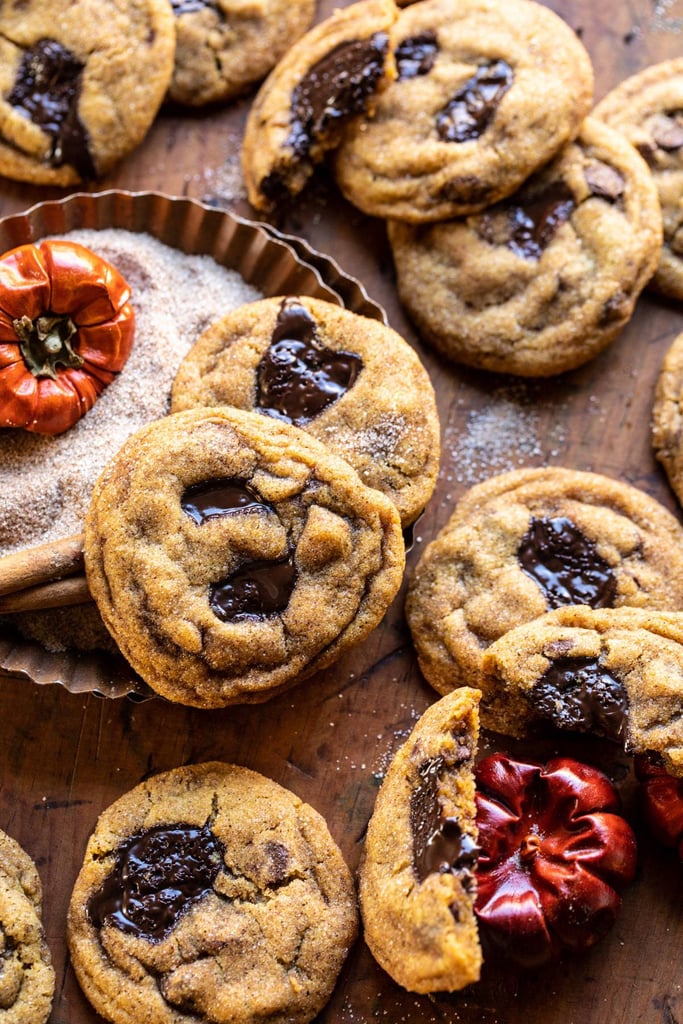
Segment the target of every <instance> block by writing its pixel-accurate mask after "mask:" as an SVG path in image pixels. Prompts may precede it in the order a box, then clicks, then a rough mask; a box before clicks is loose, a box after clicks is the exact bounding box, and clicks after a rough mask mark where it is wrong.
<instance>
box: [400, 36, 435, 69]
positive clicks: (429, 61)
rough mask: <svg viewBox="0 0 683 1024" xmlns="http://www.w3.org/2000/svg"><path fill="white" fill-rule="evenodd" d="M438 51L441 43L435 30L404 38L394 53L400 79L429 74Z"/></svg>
mask: <svg viewBox="0 0 683 1024" xmlns="http://www.w3.org/2000/svg"><path fill="white" fill-rule="evenodd" d="M438 52H439V44H438V42H437V38H436V33H435V32H421V33H420V35H417V36H410V37H409V38H408V39H404V40H403V42H401V43H399V45H398V46H397V47H396V52H395V54H394V59H395V60H396V70H397V72H398V77H399V80H405V79H407V78H418V77H419V76H420V75H427V74H429V72H430V71H431V70H432V68H433V67H434V61H435V60H436V57H437V54H438Z"/></svg>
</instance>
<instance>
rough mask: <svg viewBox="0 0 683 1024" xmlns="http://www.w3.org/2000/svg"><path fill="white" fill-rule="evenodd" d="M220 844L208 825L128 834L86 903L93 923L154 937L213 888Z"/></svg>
mask: <svg viewBox="0 0 683 1024" xmlns="http://www.w3.org/2000/svg"><path fill="white" fill-rule="evenodd" d="M223 855H224V850H223V847H222V844H221V843H220V842H219V840H218V839H216V837H215V836H214V834H213V833H212V831H211V829H210V828H209V826H208V825H204V826H203V827H201V828H198V827H196V826H193V825H184V824H178V825H157V826H155V827H154V828H150V829H147V830H145V831H144V832H138V833H137V834H136V835H134V836H132V837H131V838H130V839H129V840H128V841H127V842H126V843H125V844H124V845H123V846H121V847H119V849H118V850H117V853H116V861H115V863H114V867H113V868H112V871H111V873H110V874H109V875H108V876H107V878H106V880H105V882H104V884H103V885H102V887H101V888H100V889H99V890H98V891H97V892H96V893H94V894H93V895H92V896H91V897H90V900H89V902H88V908H87V912H88V917H89V919H90V921H91V922H92V924H93V925H94V926H95V927H96V928H101V927H103V925H104V924H112V925H114V926H115V927H116V928H118V929H119V930H120V931H122V932H128V933H133V934H137V935H139V936H141V937H142V938H145V939H148V940H149V941H150V942H159V941H161V939H163V938H165V936H166V935H167V934H168V933H169V932H170V931H171V930H172V929H173V928H174V927H175V925H176V924H177V922H178V919H179V918H180V917H181V915H182V914H184V913H185V912H186V911H187V910H188V909H189V908H190V907H191V906H192V905H193V904H194V903H196V902H197V901H198V900H200V899H201V898H202V897H203V896H205V895H206V894H207V893H209V892H211V891H212V889H213V884H214V881H215V879H216V876H217V875H218V872H219V871H220V868H221V864H222V863H223Z"/></svg>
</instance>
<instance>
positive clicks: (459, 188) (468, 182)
mask: <svg viewBox="0 0 683 1024" xmlns="http://www.w3.org/2000/svg"><path fill="white" fill-rule="evenodd" d="M438 195H439V198H440V199H447V200H448V201H449V202H453V203H458V202H460V203H479V204H481V205H482V206H485V205H486V204H487V203H488V202H489V199H490V196H491V186H490V185H487V184H486V182H484V181H481V180H480V179H479V178H477V177H475V176H474V175H473V174H460V175H458V176H457V177H454V178H451V179H450V180H449V181H446V182H444V184H443V185H442V187H441V188H440V189H439V192H438Z"/></svg>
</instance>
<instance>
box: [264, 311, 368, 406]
mask: <svg viewBox="0 0 683 1024" xmlns="http://www.w3.org/2000/svg"><path fill="white" fill-rule="evenodd" d="M362 368H363V362H362V360H361V358H360V356H357V355H354V353H352V352H335V351H333V350H332V349H328V348H325V347H324V346H323V345H322V344H321V343H320V340H319V338H318V331H317V325H316V322H315V320H314V319H313V317H312V316H311V314H310V313H309V312H308V310H307V309H306V308H305V306H302V305H301V303H300V302H298V301H297V300H296V299H283V301H282V305H281V306H280V312H279V313H278V317H277V321H276V324H275V330H274V331H273V336H272V338H271V341H270V345H269V346H268V348H267V350H266V351H265V352H264V354H263V357H262V358H261V361H260V363H259V365H258V368H257V371H256V406H257V408H258V409H259V410H261V411H262V412H265V413H267V414H268V415H269V416H274V417H276V418H277V419H281V420H285V421H286V422H287V423H295V424H302V423H307V422H308V421H309V420H312V419H313V418H314V417H315V416H317V415H318V414H319V413H321V412H322V411H323V409H326V408H327V407H328V405H331V404H332V403H333V402H336V401H337V400H338V399H339V398H341V396H342V395H343V394H345V393H346V392H347V391H348V390H349V388H350V387H352V386H353V384H354V382H355V380H356V378H357V377H358V374H359V373H360V371H361V369H362Z"/></svg>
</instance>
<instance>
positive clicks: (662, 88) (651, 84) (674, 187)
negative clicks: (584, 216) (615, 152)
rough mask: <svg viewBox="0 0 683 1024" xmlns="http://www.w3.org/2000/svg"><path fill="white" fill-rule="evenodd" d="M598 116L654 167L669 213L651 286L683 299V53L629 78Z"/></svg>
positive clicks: (664, 210)
mask: <svg viewBox="0 0 683 1024" xmlns="http://www.w3.org/2000/svg"><path fill="white" fill-rule="evenodd" d="M593 113H594V115H595V117H599V118H601V119H602V120H603V121H605V122H606V123H607V124H610V125H612V126H613V127H614V128H617V129H618V130H619V131H620V132H623V134H624V135H625V136H626V138H627V139H629V140H630V141H631V142H632V143H633V145H634V146H636V148H637V149H638V150H639V151H640V152H641V154H642V155H643V157H644V158H645V160H646V161H647V163H648V164H649V166H650V170H651V171H652V175H653V177H654V180H655V183H656V185H657V189H658V191H659V200H660V203H661V206H662V214H663V217H664V244H663V247H662V250H661V253H660V259H659V266H658V268H657V272H656V273H655V275H654V277H653V279H652V282H651V284H652V286H653V287H654V288H656V289H657V290H658V291H660V292H662V293H663V294H664V295H670V296H671V297H672V298H674V299H681V298H683V57H679V58H677V59H675V60H668V61H663V62H662V63H661V64H655V65H653V66H651V67H649V68H645V69H644V70H643V71H640V72H639V73H638V74H637V75H633V76H632V77H631V78H627V79H626V80H625V81H624V82H622V83H621V84H620V85H618V86H617V87H616V88H615V89H613V90H612V91H611V92H610V93H608V95H607V96H605V98H604V99H603V100H601V101H600V103H598V105H597V106H596V107H595V110H594V111H593Z"/></svg>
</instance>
